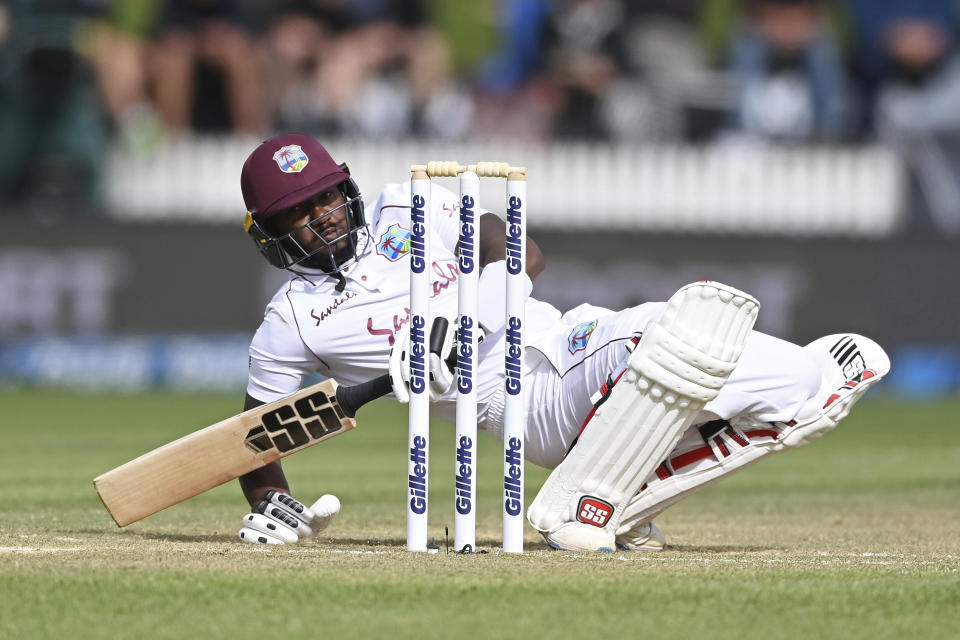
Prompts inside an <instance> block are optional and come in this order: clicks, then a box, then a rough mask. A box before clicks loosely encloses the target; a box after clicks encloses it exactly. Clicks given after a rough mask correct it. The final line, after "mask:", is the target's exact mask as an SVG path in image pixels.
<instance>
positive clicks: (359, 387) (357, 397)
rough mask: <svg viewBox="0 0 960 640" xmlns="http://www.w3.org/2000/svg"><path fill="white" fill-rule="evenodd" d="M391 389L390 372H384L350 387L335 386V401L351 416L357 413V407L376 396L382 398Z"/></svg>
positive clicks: (374, 398)
mask: <svg viewBox="0 0 960 640" xmlns="http://www.w3.org/2000/svg"><path fill="white" fill-rule="evenodd" d="M391 391H393V385H391V384H390V374H388V373H385V374H383V375H382V376H379V377H376V378H374V379H373V380H368V381H367V382H361V383H360V384H355V385H353V386H352V387H337V402H338V403H339V404H340V408H341V409H343V412H344V413H346V414H347V416H348V417H350V418H352V417H354V416H355V415H357V409H359V408H360V407H362V406H363V405H365V404H367V403H368V402H371V401H373V400H376V399H377V398H382V397H383V396H385V395H387V394H388V393H390V392H391Z"/></svg>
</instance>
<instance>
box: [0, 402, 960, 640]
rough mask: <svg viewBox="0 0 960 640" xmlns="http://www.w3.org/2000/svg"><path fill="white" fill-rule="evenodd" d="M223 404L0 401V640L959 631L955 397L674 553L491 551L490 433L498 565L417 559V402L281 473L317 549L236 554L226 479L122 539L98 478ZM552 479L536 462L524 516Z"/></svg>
mask: <svg viewBox="0 0 960 640" xmlns="http://www.w3.org/2000/svg"><path fill="white" fill-rule="evenodd" d="M239 402H240V399H239V398H237V397H228V396H199V395H198V396H191V395H176V394H171V395H165V394H149V395H130V396H122V395H121V396H96V395H73V394H68V393H56V392H21V393H6V394H2V395H0V415H2V416H3V417H2V427H0V433H2V434H3V437H4V440H5V442H6V448H5V454H4V455H3V457H2V460H3V464H2V465H0V487H2V488H3V489H4V491H3V496H4V500H3V501H2V502H0V602H2V603H3V606H2V609H0V638H27V637H30V638H66V637H69V638H71V639H82V638H128V637H129V638H133V637H136V638H195V637H201V636H206V637H214V638H219V637H229V638H248V637H249V638H253V637H274V636H277V635H279V634H283V636H284V637H297V638H303V637H334V638H335V637H348V638H354V637H387V636H389V637H391V638H432V637H437V638H440V637H442V638H448V637H454V636H457V635H460V636H466V637H484V638H487V637H489V638H498V637H527V638H529V637H545V638H551V637H574V636H584V635H586V634H589V635H592V636H599V635H607V634H615V635H616V637H626V638H633V637H656V638H689V637H702V638H714V637H728V638H744V637H745V638H819V637H830V638H838V637H839V638H845V639H849V638H901V637H904V636H916V637H923V638H956V637H960V435H958V432H957V425H956V422H957V418H958V416H960V403H957V402H950V403H941V404H930V405H906V404H900V403H896V402H893V401H890V400H879V401H873V402H871V401H869V400H868V401H865V402H864V403H862V404H861V405H859V406H858V407H857V408H856V409H855V411H854V413H853V415H852V416H850V417H849V418H848V419H847V420H846V421H845V422H844V424H843V425H842V426H841V428H839V429H838V430H837V431H836V432H835V433H833V434H830V435H829V436H828V437H826V438H824V439H823V440H820V441H817V442H815V443H814V444H812V445H811V446H809V447H807V448H805V449H801V450H798V451H791V452H788V453H784V454H780V455H776V456H773V457H771V458H770V459H768V460H765V461H763V462H761V463H760V464H758V465H756V466H755V467H752V468H750V469H748V470H746V471H744V472H743V473H741V474H738V475H736V476H734V477H732V478H730V479H729V480H727V481H725V482H723V483H721V484H719V485H717V486H714V487H711V488H709V489H707V490H705V491H703V492H701V493H699V494H697V495H695V496H693V497H691V498H690V499H688V500H686V501H684V502H683V503H681V504H679V505H677V506H675V507H673V508H672V509H670V510H669V511H667V512H666V513H665V514H663V516H661V517H660V518H659V519H658V524H659V525H660V526H661V528H663V529H664V531H665V532H666V533H667V536H668V539H669V541H670V543H671V547H670V548H669V549H668V550H667V551H666V552H664V553H661V554H647V553H636V554H629V553H617V554H573V553H558V552H551V551H549V550H547V549H546V548H545V546H544V544H543V543H542V541H541V540H540V539H539V537H538V536H536V535H535V534H534V533H533V532H532V531H530V530H529V529H528V532H527V539H526V543H527V544H526V546H527V549H528V553H527V554H525V555H523V556H509V555H503V554H501V553H498V552H497V546H498V542H497V541H498V538H499V534H500V523H499V502H498V484H497V483H498V480H497V478H498V475H499V472H500V468H499V466H500V463H499V459H498V457H497V456H498V449H499V447H500V445H499V443H498V442H495V441H494V440H492V439H491V438H487V437H483V438H481V442H480V447H481V457H480V487H479V491H478V494H479V496H478V497H479V515H478V520H479V522H478V537H479V540H480V546H481V548H483V549H485V550H487V551H489V553H487V554H482V555H474V556H460V555H457V554H452V553H451V554H449V555H448V554H446V553H444V552H443V550H441V553H440V554H438V555H425V554H409V553H406V552H404V551H403V550H402V547H403V537H404V532H405V524H404V518H405V511H404V508H403V501H404V492H405V485H404V477H405V474H406V461H405V457H404V455H403V451H404V446H405V441H406V413H405V410H404V409H402V408H399V407H396V406H394V405H392V404H389V403H385V402H382V403H377V404H374V405H372V406H371V407H369V408H366V409H364V410H363V411H362V412H361V414H360V416H359V417H360V427H359V428H358V429H356V430H355V431H353V432H351V433H349V434H347V435H344V436H342V437H338V438H335V439H333V440H331V441H329V442H326V443H323V444H321V445H319V446H316V447H313V448H311V449H309V450H307V451H305V452H303V453H299V454H297V455H295V456H292V457H290V458H288V459H287V461H286V463H285V467H286V469H287V475H288V478H289V479H290V481H291V483H292V484H293V488H294V494H295V495H297V496H299V497H300V498H301V499H303V500H307V501H312V500H313V499H315V498H316V497H318V496H319V495H320V494H322V493H328V492H329V493H335V494H337V495H338V496H339V497H340V499H341V501H342V502H343V511H342V513H341V515H340V517H339V518H338V519H337V520H336V521H335V523H334V525H333V526H332V527H331V528H330V529H329V530H327V531H325V532H324V533H323V534H321V536H320V538H319V539H318V540H317V541H315V542H308V543H307V544H304V545H298V546H294V547H281V548H272V549H267V548H262V547H254V546H249V545H245V544H242V543H241V542H239V541H238V540H237V539H236V538H235V535H236V530H237V529H238V528H239V519H240V516H242V515H243V513H244V512H245V510H244V502H243V500H242V498H241V497H240V493H239V489H238V487H236V486H235V485H233V484H230V485H225V486H223V487H220V488H218V489H215V490H213V491H210V492H208V493H207V494H204V495H202V496H198V497H197V498H194V499H192V500H190V501H188V502H185V503H183V504H181V505H178V506H176V507H173V508H171V509H168V510H167V511H165V512H162V513H159V514H157V515H155V516H152V517H150V518H147V519H146V520H144V521H142V522H139V523H136V524H134V525H131V526H130V527H127V528H125V529H123V530H120V529H117V528H116V526H115V525H114V524H113V522H112V521H111V520H110V518H109V516H108V515H107V513H106V511H105V510H104V509H103V507H102V505H101V504H100V502H99V500H98V498H97V496H96V494H95V492H94V490H93V487H92V484H91V482H90V481H91V479H92V478H93V477H94V476H95V475H97V474H99V473H102V472H103V471H106V470H108V469H110V468H112V467H115V466H117V465H118V464H120V463H122V462H125V461H127V460H128V459H130V458H132V457H134V456H136V455H139V454H140V453H143V452H145V451H147V450H149V449H151V448H153V447H155V446H158V445H160V444H163V443H165V442H168V441H170V440H172V439H174V438H176V437H178V436H180V435H183V434H185V433H188V432H190V431H193V430H195V429H196V428H199V427H201V426H205V425H206V424H209V423H212V422H215V421H216V420H219V419H221V418H223V417H225V416H227V415H230V414H233V413H235V412H236V409H237V407H238V405H239ZM451 432H452V428H450V427H447V426H446V425H443V424H437V425H435V427H434V429H433V432H432V440H431V466H432V470H431V511H430V514H431V515H430V521H431V535H433V536H435V537H436V538H437V539H438V540H439V542H440V544H441V546H443V539H444V528H445V527H446V526H449V527H450V529H451V531H450V534H451V536H452V528H453V515H452V514H453V507H452V488H451V482H450V476H451V475H452V469H453V461H452V458H453V456H452V452H453V437H452V433H451ZM544 477H545V472H544V471H543V470H541V469H538V468H536V467H532V466H528V501H529V500H530V499H532V497H533V495H534V493H535V489H536V487H537V486H539V484H540V482H541V481H542V479H543V478H544Z"/></svg>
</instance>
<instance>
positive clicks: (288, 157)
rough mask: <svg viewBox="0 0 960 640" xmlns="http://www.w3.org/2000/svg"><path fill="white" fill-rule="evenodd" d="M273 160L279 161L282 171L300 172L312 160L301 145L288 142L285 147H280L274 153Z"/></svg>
mask: <svg viewBox="0 0 960 640" xmlns="http://www.w3.org/2000/svg"><path fill="white" fill-rule="evenodd" d="M273 161H274V162H276V163H277V166H278V167H280V171H283V172H284V173H300V172H301V171H303V168H304V167H305V166H307V163H308V162H310V158H308V157H307V154H306V153H304V152H303V149H301V148H300V145H298V144H288V145H287V146H285V147H280V149H278V150H277V152H276V153H275V154H273Z"/></svg>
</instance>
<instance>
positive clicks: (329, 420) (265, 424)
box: [93, 380, 357, 527]
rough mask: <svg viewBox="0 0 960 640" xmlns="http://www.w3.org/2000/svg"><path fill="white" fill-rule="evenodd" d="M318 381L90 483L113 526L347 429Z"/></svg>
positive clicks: (329, 383)
mask: <svg viewBox="0 0 960 640" xmlns="http://www.w3.org/2000/svg"><path fill="white" fill-rule="evenodd" d="M337 386H338V385H337V383H336V381H334V380H324V381H322V382H319V383H317V384H315V385H313V386H310V387H307V388H306V389H302V390H300V391H298V392H297V393H295V394H293V395H290V396H287V397H286V398H282V399H280V400H277V401H275V402H271V403H269V404H265V405H262V406H259V407H255V408H253V409H250V410H249V411H244V412H243V413H241V414H238V415H235V416H233V417H232V418H227V419H226V420H222V421H220V422H218V423H216V424H214V425H211V426H209V427H207V428H205V429H201V430H200V431H196V432H194V433H191V434H189V435H186V436H184V437H182V438H180V439H179V440H174V441H173V442H171V443H169V444H166V445H164V446H162V447H159V448H157V449H154V450H153V451H150V452H149V453H145V454H144V455H142V456H140V457H139V458H136V459H134V460H131V461H130V462H128V463H126V464H124V465H121V466H119V467H117V468H116V469H113V470H111V471H108V472H106V473H104V474H103V475H100V476H98V477H97V478H95V479H94V481H93V485H94V487H95V488H96V490H97V493H98V494H100V499H101V500H102V501H103V504H104V506H105V507H106V508H107V511H109V512H110V515H111V516H112V517H113V520H114V522H116V523H117V526H120V527H125V526H127V525H128V524H131V523H133V522H136V521H137V520H141V519H142V518H146V517H147V516H149V515H153V514H154V513H156V512H158V511H161V510H162V509H166V508H167V507H170V506H173V505H175V504H177V503H179V502H182V501H184V500H186V499H187V498H192V497H193V496H195V495H198V494H200V493H203V492H204V491H207V490H209V489H212V488H213V487H216V486H219V485H221V484H223V483H225V482H227V481H229V480H233V479H234V478H237V477H239V476H242V475H243V474H245V473H248V472H250V471H253V470H254V469H258V468H260V467H262V466H264V465H267V464H270V463H271V462H274V461H276V460H279V459H280V458H283V457H285V456H288V455H290V454H291V453H296V452H297V451H300V450H302V449H305V448H307V447H309V446H312V445H314V444H317V443H318V442H323V441H324V440H327V439H328V438H332V437H333V436H336V435H339V434H341V433H343V432H345V431H348V430H349V429H352V428H354V427H355V426H356V425H357V423H356V421H355V420H353V419H352V418H350V417H347V413H346V412H344V409H343V408H342V407H341V406H340V403H339V402H338V401H337Z"/></svg>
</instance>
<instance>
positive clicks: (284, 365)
mask: <svg viewBox="0 0 960 640" xmlns="http://www.w3.org/2000/svg"><path fill="white" fill-rule="evenodd" d="M281 304H282V303H279V304H278V303H277V302H276V301H275V302H272V303H271V304H270V305H269V306H268V307H267V311H266V313H265V314H264V318H263V323H262V324H261V325H260V328H259V329H257V333H256V334H255V335H254V336H253V340H252V341H251V342H250V358H249V367H248V379H247V393H248V394H249V395H250V396H251V397H252V398H255V399H257V400H260V401H261V402H265V403H266V402H273V401H274V400H279V399H280V398H283V397H285V396H288V395H290V394H291V393H294V392H296V391H297V390H299V389H300V386H301V384H302V383H303V380H304V378H306V377H307V376H308V375H310V374H312V373H314V372H316V371H317V369H318V367H319V364H320V363H319V361H318V359H317V357H316V356H315V355H314V354H313V353H311V351H310V350H309V349H308V348H307V346H306V345H305V344H304V343H303V340H301V339H300V333H299V331H297V327H296V325H295V324H294V323H293V322H292V321H291V320H289V319H288V318H286V317H285V316H284V314H283V313H282V312H281V308H280V305H281Z"/></svg>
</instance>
